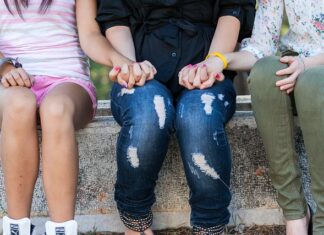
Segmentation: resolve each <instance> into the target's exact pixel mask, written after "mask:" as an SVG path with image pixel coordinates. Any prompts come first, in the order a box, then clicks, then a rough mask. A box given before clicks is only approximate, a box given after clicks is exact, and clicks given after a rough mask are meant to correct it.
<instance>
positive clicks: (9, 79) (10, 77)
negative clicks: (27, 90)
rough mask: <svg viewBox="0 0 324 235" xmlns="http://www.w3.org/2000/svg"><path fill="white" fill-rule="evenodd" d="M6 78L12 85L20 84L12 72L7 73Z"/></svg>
mask: <svg viewBox="0 0 324 235" xmlns="http://www.w3.org/2000/svg"><path fill="white" fill-rule="evenodd" d="M6 78H7V81H8V82H9V84H10V86H17V85H18V84H17V82H16V80H15V79H14V77H13V76H12V74H11V73H7V74H6Z"/></svg>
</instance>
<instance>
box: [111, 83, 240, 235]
mask: <svg viewBox="0 0 324 235" xmlns="http://www.w3.org/2000/svg"><path fill="white" fill-rule="evenodd" d="M111 97H112V103H111V108H112V113H113V116H114V118H115V119H116V121H117V122H118V123H119V125H120V126H121V127H122V128H121V131H120V134H119V137H118V143H117V164H118V172H117V182H116V186H115V200H116V202H117V206H118V209H119V212H120V215H121V219H122V221H123V222H124V224H125V225H126V226H127V227H128V228H130V229H132V230H134V231H138V232H142V231H144V230H145V229H147V228H148V227H150V225H151V223H152V213H151V206H152V204H153V203H154V202H155V195H154V187H155V184H156V180H157V178H158V174H159V171H160V169H161V166H162V163H163V160H164V159H165V156H166V153H167V149H168V144H169V141H170V137H171V135H172V134H173V133H174V131H176V135H177V139H178V142H179V146H180V150H181V157H182V160H183V164H184V169H185V174H186V177H187V181H188V185H189V188H190V198H189V203H190V206H191V209H192V213H191V224H192V226H193V230H194V233H196V234H220V233H221V232H222V231H223V229H224V227H225V225H226V224H227V223H228V221H229V217H230V214H229V211H228V209H227V207H228V205H229V203H230V200H231V193H230V190H229V184H230V172H231V152H230V147H229V144H228V141H227V136H226V133H225V124H226V123H227V122H228V121H229V119H230V118H231V117H232V116H233V114H234V112H235V100H236V93H235V91H234V88H233V84H232V81H231V80H229V79H226V80H225V81H224V82H222V83H217V84H215V85H214V86H213V87H211V88H209V89H205V90H198V89H196V90H192V91H189V90H186V89H184V90H183V91H182V92H181V93H180V94H179V95H178V96H177V97H174V96H173V95H172V94H171V92H170V91H169V90H168V88H167V87H166V86H164V85H163V84H162V83H160V82H158V81H156V80H152V81H149V82H147V84H146V85H145V86H143V87H136V88H134V89H131V90H127V89H125V88H122V87H121V86H120V85H118V84H114V86H113V89H112V93H111Z"/></svg>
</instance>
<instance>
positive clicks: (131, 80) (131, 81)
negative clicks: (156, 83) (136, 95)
mask: <svg viewBox="0 0 324 235" xmlns="http://www.w3.org/2000/svg"><path fill="white" fill-rule="evenodd" d="M133 70H134V69H133V66H130V67H129V77H128V86H127V87H128V89H132V88H133V87H134V85H135V83H136V81H135V77H134V71H133Z"/></svg>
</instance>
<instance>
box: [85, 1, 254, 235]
mask: <svg viewBox="0 0 324 235" xmlns="http://www.w3.org/2000/svg"><path fill="white" fill-rule="evenodd" d="M84 2H85V1H84ZM91 2H93V1H91ZM98 2H99V5H98V17H97V20H98V22H99V23H100V25H101V31H102V33H104V34H105V35H106V36H107V39H108V41H109V43H111V44H112V46H113V47H114V48H115V49H116V51H117V52H116V53H112V54H108V50H107V52H106V51H105V50H104V49H103V48H104V47H101V46H100V45H99V44H98V45H97V44H96V43H95V42H94V39H91V41H92V42H93V43H92V45H91V47H90V46H89V44H87V43H86V40H85V38H84V39H83V40H82V39H81V42H83V43H82V44H83V47H84V49H85V51H86V53H87V54H88V55H90V56H91V57H92V58H93V59H95V60H97V61H101V62H102V63H103V64H106V65H112V66H113V67H114V68H113V70H112V72H111V74H110V76H111V78H112V79H113V80H115V81H117V82H118V83H115V84H114V86H113V89H112V93H111V97H112V112H113V115H114V117H115V119H116V121H117V122H118V123H119V124H120V125H121V127H122V129H121V132H120V135H119V138H118V143H117V162H118V173H117V182H116V188H115V189H116V191H115V199H116V202H117V206H118V209H119V212H120V216H121V220H122V221H123V223H124V224H125V225H126V227H127V230H126V234H129V235H131V234H146V235H150V234H152V230H151V229H150V227H151V224H152V220H153V217H152V212H151V206H152V205H153V203H154V201H155V196H154V187H155V184H156V180H157V178H158V173H159V171H160V169H161V166H162V163H163V160H164V158H165V155H166V152H167V149H168V143H169V140H170V136H171V134H172V133H173V130H174V127H175V129H176V131H177V137H178V141H179V145H180V149H181V155H182V159H183V162H184V168H185V172H186V176H187V180H188V184H189V187H190V190H191V195H190V200H189V202H190V205H191V208H192V214H191V224H192V225H193V230H194V234H223V233H224V227H225V225H226V224H227V223H228V220H229V217H230V215H229V211H228V209H227V207H228V205H229V203H230V199H231V194H230V191H229V183H230V169H231V154H230V148H229V144H228V142H227V138H226V133H225V128H224V126H225V124H226V123H227V121H228V120H229V119H230V118H231V117H232V115H233V113H234V111H235V91H234V88H233V84H232V81H231V80H232V79H233V77H234V75H235V74H233V73H226V74H225V77H226V79H225V81H224V82H223V83H220V84H218V83H215V81H216V79H222V78H221V77H220V76H219V75H218V72H219V71H220V69H218V68H217V67H216V68H215V67H214V63H215V61H217V59H215V58H216V56H217V55H218V54H216V53H215V52H222V53H225V52H232V51H233V50H234V48H235V46H236V43H237V41H238V39H239V34H240V32H241V34H240V37H241V38H242V37H244V36H247V35H248V34H249V32H250V30H251V26H252V23H253V18H254V10H255V2H254V1H253V0H252V1H251V0H244V1H236V0H235V1H232V0H221V1H214V0H204V1H198V0H197V1H193V0H181V1H180V0H179V1H178V0H173V1H148V0H145V1H144V0H143V1H138V0H136V1H135V0H121V1H106V0H102V1H98ZM92 4H94V3H92ZM92 9H93V8H92ZM92 17H93V15H91V18H92ZM91 18H90V17H89V20H90V21H91ZM92 24H93V25H94V24H95V23H92ZM216 25H217V29H216V31H215V28H216ZM87 28H88V30H84V31H83V33H84V34H85V35H90V33H89V32H93V29H94V27H92V28H91V27H90V24H88V27H87ZM96 29H97V28H96ZM80 32H81V35H82V34H83V33H82V30H81V29H80ZM87 32H88V33H87ZM93 35H96V36H93V38H98V36H97V35H98V32H97V33H94V34H93ZM82 37H83V36H81V38H82ZM89 38H90V36H89ZM88 41H90V39H89V40H88ZM98 41H99V40H98ZM107 45H108V43H106V46H105V48H107V47H108V46H107ZM99 48H101V49H99ZM97 53H98V54H97ZM208 54H209V56H208V58H207V60H206V61H205V57H206V56H207V55H208ZM104 57H106V58H104ZM199 62H201V64H202V69H200V72H201V74H203V77H202V79H201V80H199V81H197V83H195V84H194V85H192V84H191V81H192V79H193V78H194V77H193V76H192V75H193V73H194V72H195V71H196V69H197V66H193V65H190V64H196V63H199ZM183 67H186V70H185V71H184V72H183V74H184V76H185V79H183V80H182V81H180V84H179V79H178V73H179V71H180V70H181V69H182V68H183ZM208 72H210V76H208V75H207V73H208ZM153 78H154V79H153ZM194 88H198V89H194Z"/></svg>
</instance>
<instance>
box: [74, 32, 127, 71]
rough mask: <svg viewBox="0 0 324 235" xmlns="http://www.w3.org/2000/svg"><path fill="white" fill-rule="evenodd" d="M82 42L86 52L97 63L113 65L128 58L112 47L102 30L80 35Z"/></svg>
mask: <svg viewBox="0 0 324 235" xmlns="http://www.w3.org/2000/svg"><path fill="white" fill-rule="evenodd" d="M80 42H81V46H82V48H83V50H84V52H85V53H86V54H87V55H88V56H89V57H90V58H91V59H92V60H93V61H95V62H96V63H99V64H102V65H105V66H108V67H113V66H114V65H118V64H120V63H121V62H120V61H123V60H124V61H125V60H127V58H125V57H124V56H122V55H121V54H120V53H118V52H117V51H116V50H115V49H114V48H113V47H112V45H111V44H110V42H109V41H108V40H107V39H106V38H105V37H104V36H103V35H102V34H101V33H100V31H97V32H89V33H88V34H85V35H82V36H80Z"/></svg>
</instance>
